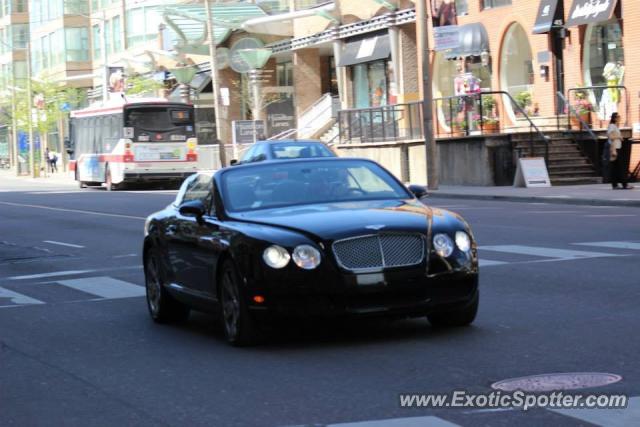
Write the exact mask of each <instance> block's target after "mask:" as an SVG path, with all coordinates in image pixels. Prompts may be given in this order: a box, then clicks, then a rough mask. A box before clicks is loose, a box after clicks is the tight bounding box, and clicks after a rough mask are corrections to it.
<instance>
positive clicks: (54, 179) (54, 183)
mask: <svg viewBox="0 0 640 427" xmlns="http://www.w3.org/2000/svg"><path fill="white" fill-rule="evenodd" d="M22 186H28V187H33V186H43V187H45V186H46V187H47V188H50V187H58V188H60V187H65V188H66V187H76V188H77V187H78V183H77V182H76V181H74V179H73V178H72V177H71V176H70V175H69V173H68V172H62V171H59V172H56V173H53V174H47V176H40V177H38V178H31V176H16V174H15V171H13V170H9V169H2V170H0V188H7V187H22Z"/></svg>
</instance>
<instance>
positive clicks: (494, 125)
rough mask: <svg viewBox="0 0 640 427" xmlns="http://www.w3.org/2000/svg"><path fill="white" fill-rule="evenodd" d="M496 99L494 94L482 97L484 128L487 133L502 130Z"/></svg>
mask: <svg viewBox="0 0 640 427" xmlns="http://www.w3.org/2000/svg"><path fill="white" fill-rule="evenodd" d="M495 109H496V100H495V98H494V97H493V95H486V96H483V97H482V112H483V114H484V116H483V118H482V130H483V132H486V133H498V132H500V119H498V116H497V115H496V111H495Z"/></svg>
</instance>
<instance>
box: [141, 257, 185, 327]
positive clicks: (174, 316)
mask: <svg viewBox="0 0 640 427" xmlns="http://www.w3.org/2000/svg"><path fill="white" fill-rule="evenodd" d="M144 281H145V289H146V299H147V308H148V309H149V315H150V316H151V318H152V319H153V321H154V322H156V323H171V322H182V321H185V320H187V319H188V318H189V312H190V309H189V307H187V306H186V305H184V304H182V303H180V302H178V301H176V300H175V299H174V298H173V297H172V296H171V295H170V294H169V292H168V291H167V290H166V289H165V287H164V283H163V282H164V278H163V275H162V269H161V268H160V263H159V255H158V252H157V251H156V250H155V249H150V250H149V252H148V253H147V256H146V257H145V266H144Z"/></svg>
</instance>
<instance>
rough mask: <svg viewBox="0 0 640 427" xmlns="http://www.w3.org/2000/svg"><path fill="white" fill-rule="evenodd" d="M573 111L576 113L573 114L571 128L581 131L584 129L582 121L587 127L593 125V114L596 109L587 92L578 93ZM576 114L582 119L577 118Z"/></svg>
mask: <svg viewBox="0 0 640 427" xmlns="http://www.w3.org/2000/svg"><path fill="white" fill-rule="evenodd" d="M573 110H575V111H572V112H571V113H572V114H571V127H575V128H577V129H580V128H581V127H582V126H581V121H582V122H584V123H586V124H587V125H590V124H591V113H592V112H593V111H594V108H593V104H592V103H591V101H589V98H588V96H587V93H586V92H585V91H576V102H575V104H573ZM576 114H577V115H578V116H579V117H580V119H578V117H576V116H575V115H576Z"/></svg>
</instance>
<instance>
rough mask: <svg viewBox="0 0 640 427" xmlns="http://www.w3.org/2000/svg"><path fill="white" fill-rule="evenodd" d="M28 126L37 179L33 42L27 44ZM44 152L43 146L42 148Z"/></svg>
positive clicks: (32, 167) (31, 160)
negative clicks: (32, 65)
mask: <svg viewBox="0 0 640 427" xmlns="http://www.w3.org/2000/svg"><path fill="white" fill-rule="evenodd" d="M26 54H27V58H26V59H27V126H28V128H29V168H31V177H33V178H36V177H37V176H38V171H36V159H35V155H36V147H35V145H36V144H35V141H34V140H33V90H32V87H31V41H28V42H27V52H26ZM40 151H41V152H42V146H41V147H40Z"/></svg>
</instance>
